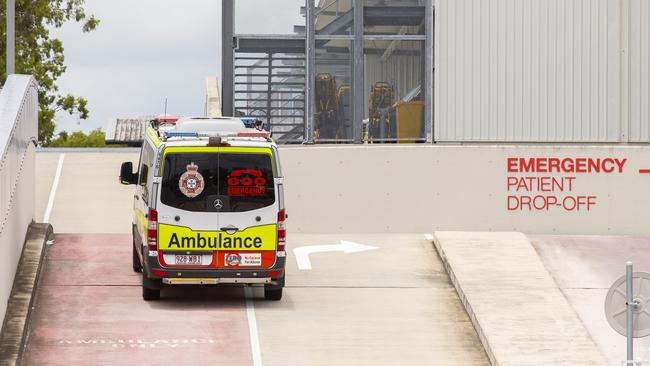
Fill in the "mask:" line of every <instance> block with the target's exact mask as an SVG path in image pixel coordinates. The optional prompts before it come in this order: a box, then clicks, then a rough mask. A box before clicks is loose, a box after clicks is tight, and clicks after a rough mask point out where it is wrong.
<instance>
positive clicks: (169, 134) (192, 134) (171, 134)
mask: <svg viewBox="0 0 650 366" xmlns="http://www.w3.org/2000/svg"><path fill="white" fill-rule="evenodd" d="M165 136H166V137H199V133H198V132H174V131H167V132H165Z"/></svg>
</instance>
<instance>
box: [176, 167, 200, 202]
mask: <svg viewBox="0 0 650 366" xmlns="http://www.w3.org/2000/svg"><path fill="white" fill-rule="evenodd" d="M186 169H187V171H186V172H185V173H183V175H181V178H180V179H179V180H178V188H180V190H181V192H182V193H183V194H184V195H185V196H187V197H189V198H194V197H196V196H198V195H200V194H201V192H203V188H204V187H205V181H204V179H203V176H202V175H201V173H199V167H198V165H196V164H194V163H190V165H188V166H186Z"/></svg>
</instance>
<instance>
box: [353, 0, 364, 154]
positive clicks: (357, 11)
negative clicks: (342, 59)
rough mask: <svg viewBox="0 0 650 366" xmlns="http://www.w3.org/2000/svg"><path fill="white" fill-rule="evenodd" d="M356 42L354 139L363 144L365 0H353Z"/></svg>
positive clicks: (354, 44)
mask: <svg viewBox="0 0 650 366" xmlns="http://www.w3.org/2000/svg"><path fill="white" fill-rule="evenodd" d="M353 4H354V5H353V10H354V24H353V29H354V41H353V42H352V93H351V94H352V95H351V96H352V98H351V101H352V138H353V139H354V142H355V143H359V144H360V143H362V142H363V116H364V109H365V103H364V100H363V99H364V95H365V93H364V75H363V72H364V70H363V68H364V60H363V20H364V19H363V11H364V9H363V0H353Z"/></svg>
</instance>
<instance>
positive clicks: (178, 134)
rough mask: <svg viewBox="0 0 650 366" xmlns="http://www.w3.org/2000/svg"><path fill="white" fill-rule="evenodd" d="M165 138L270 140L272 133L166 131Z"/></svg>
mask: <svg viewBox="0 0 650 366" xmlns="http://www.w3.org/2000/svg"><path fill="white" fill-rule="evenodd" d="M163 135H164V137H165V138H170V137H208V138H210V137H261V138H269V137H271V133H270V132H268V131H241V132H211V133H199V132H176V131H165V132H163Z"/></svg>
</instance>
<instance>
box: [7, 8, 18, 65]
mask: <svg viewBox="0 0 650 366" xmlns="http://www.w3.org/2000/svg"><path fill="white" fill-rule="evenodd" d="M6 14H7V76H9V75H11V74H15V73H16V0H7V12H6Z"/></svg>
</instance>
